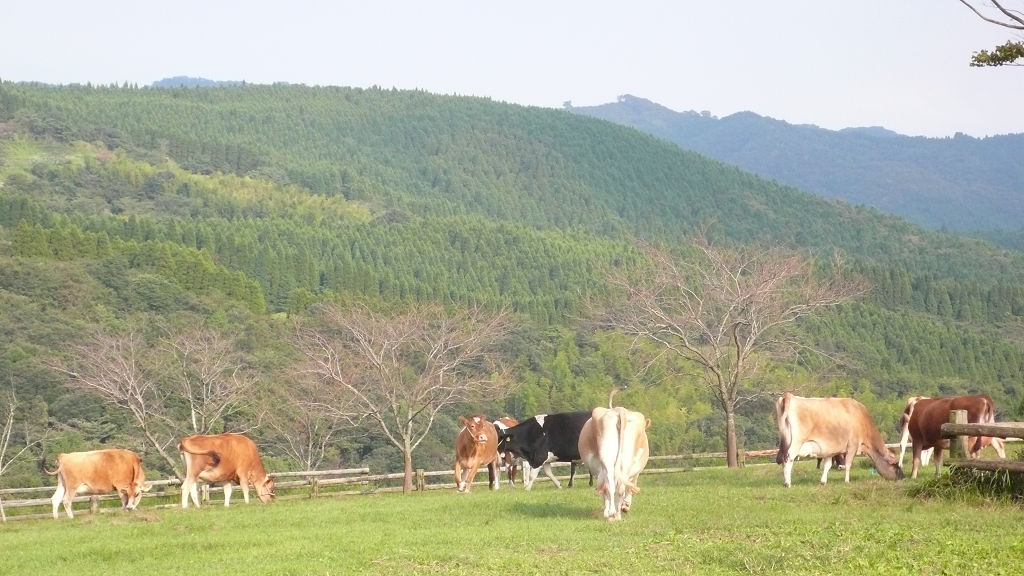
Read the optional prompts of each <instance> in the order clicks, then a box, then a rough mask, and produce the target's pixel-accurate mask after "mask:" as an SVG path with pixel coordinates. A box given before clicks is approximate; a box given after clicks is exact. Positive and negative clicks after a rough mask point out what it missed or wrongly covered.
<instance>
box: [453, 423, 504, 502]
mask: <svg viewBox="0 0 1024 576" xmlns="http://www.w3.org/2000/svg"><path fill="white" fill-rule="evenodd" d="M459 422H461V423H462V425H463V428H462V430H459V434H458V436H456V437H455V484H456V486H458V489H459V492H469V489H470V486H471V485H472V484H473V478H476V471H477V470H478V469H479V468H480V466H487V478H488V481H489V484H490V487H491V490H497V489H498V487H499V482H498V462H497V460H498V432H497V430H495V429H494V424H491V423H490V422H488V421H487V417H485V416H484V415H483V414H474V415H473V416H470V417H469V418H466V417H465V416H459Z"/></svg>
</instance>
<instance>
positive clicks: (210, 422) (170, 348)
mask: <svg viewBox="0 0 1024 576" xmlns="http://www.w3.org/2000/svg"><path fill="white" fill-rule="evenodd" d="M162 346H163V347H164V349H165V350H166V351H167V352H168V353H169V355H170V356H171V357H172V358H174V361H175V365H176V367H177V377H176V378H175V379H174V380H175V382H176V384H177V387H178V391H179V392H180V393H181V396H182V397H183V398H184V399H185V400H186V401H187V402H188V407H189V422H190V424H191V429H192V433H193V434H215V433H219V432H222V431H223V430H222V429H220V428H222V427H223V425H224V424H225V423H226V422H227V421H229V420H230V419H231V417H232V416H235V415H236V414H238V412H239V411H240V410H241V409H242V408H243V407H246V406H250V405H251V401H250V398H251V395H252V393H253V391H254V389H255V387H256V383H257V381H258V378H257V377H256V375H255V373H254V372H253V371H252V370H251V369H249V368H248V367H247V366H246V364H245V360H244V359H243V357H242V354H241V353H240V352H239V349H238V344H237V342H236V340H235V339H234V338H230V337H226V336H224V335H223V334H220V333H219V332H216V331H213V330H210V329H207V328H202V327H193V328H191V329H188V330H185V331H182V332H168V333H167V335H166V338H165V339H164V341H163V344H162ZM236 431H238V430H236Z"/></svg>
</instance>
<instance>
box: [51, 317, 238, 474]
mask: <svg viewBox="0 0 1024 576" xmlns="http://www.w3.org/2000/svg"><path fill="white" fill-rule="evenodd" d="M68 356H69V357H68V359H67V361H66V362H57V363H55V364H53V365H52V368H54V369H56V370H57V371H59V372H61V373H63V374H64V375H66V376H67V377H68V386H70V387H71V388H74V389H78V390H84V391H87V392H90V393H93V394H96V395H98V396H99V397H101V398H103V399H104V400H105V401H107V402H109V403H111V404H113V405H114V406H116V407H118V408H119V409H121V410H123V411H125V412H126V413H128V414H129V415H130V416H131V419H132V421H133V422H134V424H135V426H136V427H137V428H138V429H139V430H140V431H141V432H142V434H143V435H144V436H145V438H146V440H147V441H148V443H149V445H150V446H152V447H153V448H155V449H156V451H157V452H158V453H159V454H160V456H161V457H162V458H163V459H164V461H166V462H167V464H168V465H169V466H170V469H171V470H172V471H173V472H174V474H176V475H177V476H178V477H179V478H180V477H181V472H182V471H181V465H180V461H179V458H178V457H177V456H178V455H177V452H176V451H175V450H174V447H175V446H176V443H177V441H178V439H179V438H180V437H181V436H182V435H183V434H186V433H189V432H191V433H196V434H208V433H211V432H214V431H216V430H217V429H218V428H223V426H224V423H225V422H226V420H227V419H228V418H229V417H231V416H233V415H236V414H237V413H238V412H239V411H240V410H241V409H242V408H243V407H245V406H247V405H248V404H247V403H248V402H249V401H250V400H249V396H250V395H251V394H252V392H253V389H254V387H255V384H256V382H257V379H256V377H255V376H254V374H253V373H252V371H251V370H250V369H249V368H248V367H247V366H246V365H245V363H244V360H243V358H242V356H241V353H240V352H239V351H238V347H237V343H236V341H235V340H234V339H233V338H229V337H225V336H223V335H221V334H218V333H216V332H213V331H210V330H206V329H202V328H193V329H189V330H184V331H181V332H167V334H166V335H165V337H164V338H163V339H162V340H160V341H156V342H150V341H147V340H146V338H145V336H144V335H143V329H142V328H141V327H140V326H136V327H132V328H130V329H128V330H126V331H125V332H124V333H120V334H110V333H106V332H102V331H96V332H95V333H94V334H92V335H91V336H90V337H89V338H87V339H86V340H85V341H83V342H82V343H80V344H76V345H72V346H71V347H70V350H69V355H68ZM182 406H184V407H187V408H186V409H187V413H185V412H184V411H183V409H182Z"/></svg>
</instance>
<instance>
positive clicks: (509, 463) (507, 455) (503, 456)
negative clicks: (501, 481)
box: [492, 417, 519, 488]
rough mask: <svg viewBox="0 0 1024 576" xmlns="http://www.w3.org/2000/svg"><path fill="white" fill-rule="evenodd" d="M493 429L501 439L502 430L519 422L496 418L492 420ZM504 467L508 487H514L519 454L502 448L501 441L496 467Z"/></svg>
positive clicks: (511, 419) (507, 418)
mask: <svg viewBox="0 0 1024 576" xmlns="http://www.w3.org/2000/svg"><path fill="white" fill-rule="evenodd" d="M492 424H494V429H495V431H497V432H498V439H499V440H500V439H501V434H502V432H504V431H506V430H508V429H509V428H511V427H513V426H515V425H516V424H519V421H518V420H516V419H515V418H509V417H505V418H498V419H497V420H495V421H494V422H492ZM501 468H505V475H506V476H508V486H509V488H515V485H516V470H518V468H519V455H518V454H516V453H515V452H513V451H511V450H502V449H501V443H500V442H499V443H498V469H499V470H500V469H501Z"/></svg>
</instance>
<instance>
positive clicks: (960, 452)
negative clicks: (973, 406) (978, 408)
mask: <svg viewBox="0 0 1024 576" xmlns="http://www.w3.org/2000/svg"><path fill="white" fill-rule="evenodd" d="M949 422H950V423H951V424H967V410H950V411H949ZM936 450H941V448H940V447H938V446H936ZM949 457H950V459H959V460H963V459H965V458H967V436H957V437H956V438H950V439H949Z"/></svg>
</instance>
